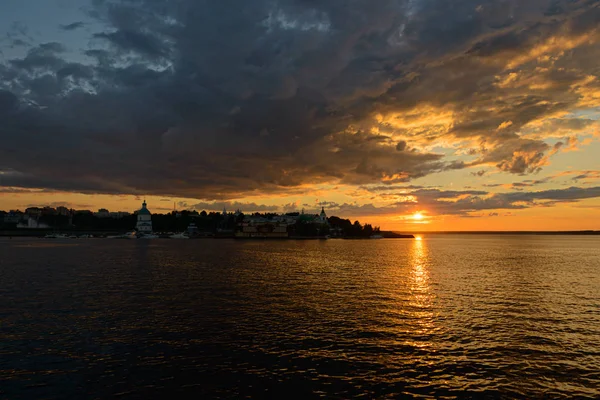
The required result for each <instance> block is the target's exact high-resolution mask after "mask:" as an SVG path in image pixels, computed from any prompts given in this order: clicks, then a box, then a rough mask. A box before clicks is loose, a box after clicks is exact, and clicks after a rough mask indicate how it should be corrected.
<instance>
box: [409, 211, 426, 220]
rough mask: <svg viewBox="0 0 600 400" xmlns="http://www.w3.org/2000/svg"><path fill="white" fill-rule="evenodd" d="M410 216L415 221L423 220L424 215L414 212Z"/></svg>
mask: <svg viewBox="0 0 600 400" xmlns="http://www.w3.org/2000/svg"><path fill="white" fill-rule="evenodd" d="M411 218H412V219H414V220H415V221H423V220H424V219H425V216H424V215H423V213H421V212H416V213H414V214H413V215H412V216H411Z"/></svg>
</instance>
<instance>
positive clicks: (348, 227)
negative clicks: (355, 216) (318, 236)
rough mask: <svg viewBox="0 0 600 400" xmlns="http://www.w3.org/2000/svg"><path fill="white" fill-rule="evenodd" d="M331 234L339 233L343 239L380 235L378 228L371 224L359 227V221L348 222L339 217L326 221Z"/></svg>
mask: <svg viewBox="0 0 600 400" xmlns="http://www.w3.org/2000/svg"><path fill="white" fill-rule="evenodd" d="M327 220H328V221H329V225H330V226H331V231H332V232H340V234H341V236H343V237H370V236H372V235H378V234H380V233H381V231H380V229H379V227H378V226H375V227H373V226H372V225H371V224H365V225H361V223H360V222H359V221H354V223H352V221H350V220H349V219H342V218H339V217H335V216H334V217H329V218H328V219H327Z"/></svg>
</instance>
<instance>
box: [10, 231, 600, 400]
mask: <svg viewBox="0 0 600 400" xmlns="http://www.w3.org/2000/svg"><path fill="white" fill-rule="evenodd" d="M422 239H423V240H392V239H390V240H388V239H384V240H370V241H368V240H367V241H351V240H349V241H347V240H328V241H273V242H270V241H234V240H228V239H226V240H188V241H177V240H151V241H143V240H137V241H133V240H132V241H127V240H109V239H105V240H101V239H87V240H56V241H52V240H44V239H12V240H9V239H6V238H3V239H0V299H1V301H2V302H1V303H0V398H8V399H18V398H25V399H69V398H72V399H87V398H89V399H105V398H110V397H117V396H118V398H121V399H151V398H166V397H167V396H173V398H180V397H182V396H186V397H187V396H190V395H193V396H195V397H196V398H244V397H253V398H265V397H271V398H289V397H292V396H295V397H297V398H315V397H326V398H350V397H357V396H363V397H365V398H384V397H388V398H410V397H420V398H427V397H435V398H455V397H460V398H481V397H482V396H484V397H489V398H498V397H505V398H514V397H527V398H541V397H545V398H548V397H550V398H559V397H588V398H597V397H599V396H600V390H599V388H600V237H598V236H596V237H582V236H529V235H514V236H512V235H469V236H462V235H426V236H424V237H423V238H422Z"/></svg>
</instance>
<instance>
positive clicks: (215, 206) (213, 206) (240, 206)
mask: <svg viewBox="0 0 600 400" xmlns="http://www.w3.org/2000/svg"><path fill="white" fill-rule="evenodd" d="M186 207H188V206H187V205H186ZM191 208H193V209H195V210H205V211H223V209H226V210H227V211H228V212H233V211H235V210H240V211H242V212H245V213H249V212H278V211H280V207H279V206H269V205H265V204H256V203H244V202H237V201H234V202H230V201H225V202H202V203H197V204H194V205H192V206H191Z"/></svg>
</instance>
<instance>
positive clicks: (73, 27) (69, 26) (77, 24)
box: [60, 21, 85, 31]
mask: <svg viewBox="0 0 600 400" xmlns="http://www.w3.org/2000/svg"><path fill="white" fill-rule="evenodd" d="M84 26H85V23H84V22H81V21H78V22H73V23H70V24H66V25H60V29H62V30H65V31H74V30H76V29H79V28H83V27H84Z"/></svg>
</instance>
